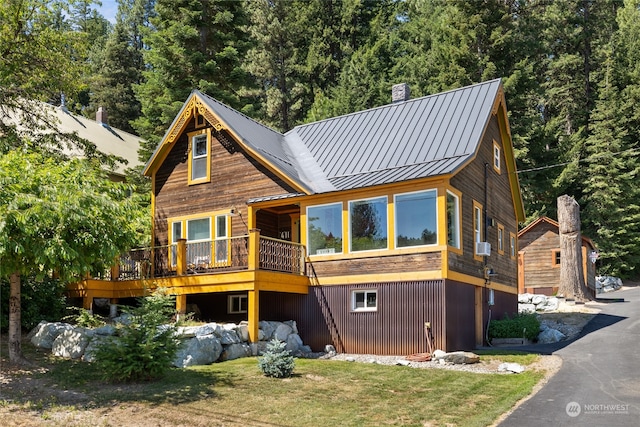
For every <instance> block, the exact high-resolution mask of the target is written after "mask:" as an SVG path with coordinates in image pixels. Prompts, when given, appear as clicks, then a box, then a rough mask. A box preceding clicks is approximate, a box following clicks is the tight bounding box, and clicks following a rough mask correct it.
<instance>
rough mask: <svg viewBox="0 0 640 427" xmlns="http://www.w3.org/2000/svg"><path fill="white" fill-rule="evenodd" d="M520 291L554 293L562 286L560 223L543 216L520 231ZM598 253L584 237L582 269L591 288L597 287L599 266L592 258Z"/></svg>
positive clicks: (592, 244)
mask: <svg viewBox="0 0 640 427" xmlns="http://www.w3.org/2000/svg"><path fill="white" fill-rule="evenodd" d="M518 243H519V251H518V260H519V261H518V262H519V264H520V269H519V275H518V292H519V293H531V294H544V295H555V294H556V293H557V292H558V288H559V286H560V257H561V256H562V254H561V253H560V232H559V228H558V222H557V221H554V220H552V219H551V218H548V217H546V216H545V217H540V218H538V219H537V220H535V221H533V222H532V223H531V224H529V225H528V226H526V227H525V228H523V229H522V230H520V231H519V232H518ZM592 252H597V251H596V247H595V245H594V243H593V242H592V241H591V239H589V238H588V237H585V236H582V271H583V272H584V280H585V283H586V285H587V287H588V288H589V289H592V290H594V289H595V281H596V265H595V263H594V262H592V261H591V260H590V259H589V255H590V254H591V253H592Z"/></svg>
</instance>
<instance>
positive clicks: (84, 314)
mask: <svg viewBox="0 0 640 427" xmlns="http://www.w3.org/2000/svg"><path fill="white" fill-rule="evenodd" d="M67 310H68V311H71V312H73V313H74V314H70V315H67V316H65V317H64V320H65V321H67V322H69V323H72V324H74V325H77V326H80V327H82V328H98V327H100V326H103V325H105V324H106V322H105V320H104V318H102V316H98V315H97V314H93V313H91V312H90V311H89V310H85V309H84V308H81V307H68V308H67Z"/></svg>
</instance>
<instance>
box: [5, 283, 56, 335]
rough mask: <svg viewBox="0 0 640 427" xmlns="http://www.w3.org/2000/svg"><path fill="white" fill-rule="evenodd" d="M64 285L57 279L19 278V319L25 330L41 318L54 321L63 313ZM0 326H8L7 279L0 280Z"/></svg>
mask: <svg viewBox="0 0 640 427" xmlns="http://www.w3.org/2000/svg"><path fill="white" fill-rule="evenodd" d="M64 291H65V286H64V285H63V284H62V283H60V281H59V280H56V279H50V278H44V279H42V280H36V279H35V278H34V277H27V276H22V277H21V278H20V293H21V296H20V303H21V313H20V321H21V323H22V328H23V329H25V330H31V329H33V328H34V327H35V326H36V325H37V324H38V323H40V322H41V321H42V320H46V321H49V322H56V321H58V320H60V319H61V318H62V317H63V316H64V313H65V307H66V305H67V304H66V299H65V297H64ZM0 302H1V303H0V313H2V317H0V328H1V329H3V330H6V329H7V328H8V326H9V281H8V280H0Z"/></svg>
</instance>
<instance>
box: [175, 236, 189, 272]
mask: <svg viewBox="0 0 640 427" xmlns="http://www.w3.org/2000/svg"><path fill="white" fill-rule="evenodd" d="M176 274H177V275H178V276H184V275H185V274H187V239H178V247H177V248H176Z"/></svg>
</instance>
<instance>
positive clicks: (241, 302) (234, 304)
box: [227, 295, 248, 314]
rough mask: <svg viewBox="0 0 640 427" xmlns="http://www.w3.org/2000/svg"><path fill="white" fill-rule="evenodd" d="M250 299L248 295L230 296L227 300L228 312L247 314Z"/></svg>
mask: <svg viewBox="0 0 640 427" xmlns="http://www.w3.org/2000/svg"><path fill="white" fill-rule="evenodd" d="M247 308H248V299H247V296H246V295H229V298H228V299H227V312H228V313H229V314H239V313H246V312H247Z"/></svg>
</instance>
